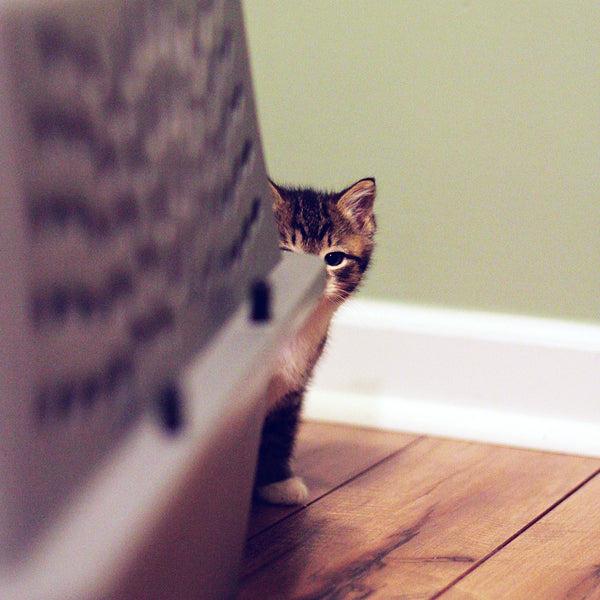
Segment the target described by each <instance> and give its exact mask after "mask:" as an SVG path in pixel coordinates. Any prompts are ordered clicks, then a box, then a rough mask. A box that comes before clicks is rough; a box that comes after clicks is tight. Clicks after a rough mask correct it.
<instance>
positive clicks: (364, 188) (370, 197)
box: [337, 177, 377, 234]
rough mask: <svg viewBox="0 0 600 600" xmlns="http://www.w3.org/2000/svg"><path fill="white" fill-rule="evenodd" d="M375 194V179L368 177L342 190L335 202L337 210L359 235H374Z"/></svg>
mask: <svg viewBox="0 0 600 600" xmlns="http://www.w3.org/2000/svg"><path fill="white" fill-rule="evenodd" d="M376 192H377V188H376V186H375V179H373V178H372V177H368V178H367V179H361V180H360V181H357V182H356V183H355V184H354V185H352V186H350V187H349V188H348V189H346V190H344V191H343V192H342V193H341V195H340V199H339V200H338V201H337V207H338V208H339V210H340V211H341V212H342V214H343V215H344V216H345V217H346V218H347V219H348V220H349V221H350V222H351V223H352V224H353V225H354V226H355V227H356V228H357V230H358V231H360V232H361V233H366V234H373V233H375V216H374V215H373V203H374V202H375V194H376Z"/></svg>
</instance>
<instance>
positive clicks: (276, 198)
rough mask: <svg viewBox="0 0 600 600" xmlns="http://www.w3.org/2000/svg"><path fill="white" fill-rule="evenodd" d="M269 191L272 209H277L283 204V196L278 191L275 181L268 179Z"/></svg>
mask: <svg viewBox="0 0 600 600" xmlns="http://www.w3.org/2000/svg"><path fill="white" fill-rule="evenodd" d="M269 191H270V192H271V204H272V205H273V209H277V207H280V206H282V205H283V204H284V200H283V196H282V195H281V192H280V191H279V188H278V187H277V185H276V184H275V183H273V182H272V181H271V179H269Z"/></svg>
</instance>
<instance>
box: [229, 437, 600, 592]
mask: <svg viewBox="0 0 600 600" xmlns="http://www.w3.org/2000/svg"><path fill="white" fill-rule="evenodd" d="M599 466H600V461H598V460H593V459H584V458H573V457H568V456H561V455H553V454H547V453H539V452H531V451H524V450H514V449H508V448H501V447H496V446H488V445H481V444H470V443H464V442H454V441H448V440H440V439H431V438H423V439H420V440H417V441H415V442H414V443H412V444H410V445H409V446H407V447H405V448H404V449H403V450H402V451H401V452H399V453H397V454H394V455H393V456H391V457H390V458H389V459H387V460H385V461H383V462H381V463H380V464H378V465H377V466H376V467H374V468H372V469H370V470H368V471H366V472H365V473H364V474H362V475H360V476H359V477H356V478H354V479H352V480H351V481H349V482H348V483H347V484H346V485H344V486H342V487H340V488H338V489H336V490H335V491H333V492H332V493H330V494H329V495H327V496H325V497H324V498H322V499H320V500H319V501H318V502H315V503H314V504H312V505H311V506H309V507H307V508H306V509H305V510H303V511H301V512H298V513H296V514H294V515H293V516H291V517H289V518H288V519H286V520H284V521H282V522H280V523H278V524H277V525H276V526H275V527H272V528H270V529H268V530H266V531H264V532H263V533H261V534H260V535H256V536H255V537H254V538H252V539H251V540H250V541H249V543H248V547H247V551H246V558H245V564H244V570H243V576H242V580H241V588H240V592H239V596H238V600H243V599H251V598H252V599H254V598H270V599H271V598H273V599H276V598H286V599H287V598H303V599H309V598H314V599H316V598H332V599H333V598H363V597H367V596H368V597H369V598H370V599H372V598H405V599H409V598H410V599H411V600H416V599H420V598H423V599H425V598H431V596H433V595H434V594H435V593H436V592H438V591H440V590H442V589H443V588H444V587H445V586H447V585H448V584H449V583H451V582H452V581H454V580H455V579H456V578H457V577H458V576H460V575H461V574H463V573H465V571H466V570H467V569H469V567H471V566H472V565H473V564H474V563H476V562H477V561H479V560H481V559H482V558H484V557H485V556H487V555H488V554H489V553H490V552H491V551H493V549H494V548H497V547H499V546H500V545H501V544H502V543H503V542H504V541H505V540H507V539H508V538H510V536H511V535H513V534H514V533H515V532H517V531H519V530H520V529H521V528H523V527H524V526H525V525H526V524H527V523H530V522H531V521H532V520H533V519H535V518H536V517H537V516H538V515H539V514H541V513H542V512H543V511H544V510H545V509H546V508H547V507H548V506H551V505H552V504H553V503H554V502H556V501H557V500H558V499H560V498H561V497H563V496H564V495H565V494H566V493H568V491H569V490H571V489H573V487H575V486H577V485H578V484H579V483H580V482H581V481H583V480H584V479H585V478H586V477H587V476H589V474H590V473H592V472H593V471H594V470H595V469H596V468H598V467H599ZM523 597H524V598H525V597H527V596H523ZM546 600H549V598H547V599H546Z"/></svg>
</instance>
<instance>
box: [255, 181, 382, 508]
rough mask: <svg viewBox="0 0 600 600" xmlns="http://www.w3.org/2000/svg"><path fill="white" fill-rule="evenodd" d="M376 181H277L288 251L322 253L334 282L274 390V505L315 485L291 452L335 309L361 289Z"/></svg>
mask: <svg viewBox="0 0 600 600" xmlns="http://www.w3.org/2000/svg"><path fill="white" fill-rule="evenodd" d="M375 193H376V188H375V180H374V179H370V178H369V179H362V180H360V181H358V182H357V183H355V184H354V185H352V186H350V187H349V188H347V189H345V190H343V191H342V192H338V193H326V192H319V191H316V190H313V189H310V188H287V187H283V186H279V185H275V184H274V183H272V184H271V194H272V197H273V210H274V213H275V219H276V221H277V226H278V228H279V238H280V246H281V249H282V250H286V251H291V252H301V253H307V254H316V255H318V256H320V257H321V258H323V260H324V261H325V265H326V270H327V283H326V286H325V290H324V292H323V295H322V296H321V298H320V299H319V301H318V303H317V306H316V307H315V308H314V309H313V311H312V313H311V314H310V315H309V317H308V318H307V320H306V321H305V323H304V325H303V326H302V327H301V328H300V331H299V332H298V333H297V334H296V336H295V337H294V338H293V339H292V341H291V342H290V343H289V344H288V345H287V347H285V348H284V350H283V352H282V354H281V356H280V358H279V362H278V365H277V367H276V369H275V372H274V374H273V377H272V379H271V381H270V383H269V386H268V389H267V409H268V413H267V417H266V420H265V423H264V426H263V432H262V440H261V446H260V453H259V463H258V470H257V476H256V489H257V495H258V496H259V497H260V498H262V499H263V500H266V501H267V502H271V503H275V504H296V503H303V502H305V501H306V499H307V497H308V490H307V488H306V486H305V485H304V483H303V482H302V480H301V479H299V478H298V477H293V475H292V471H291V467H290V459H291V456H292V452H293V448H294V441H295V436H296V431H297V427H298V420H299V415H300V410H301V406H302V400H303V396H304V392H305V389H306V386H307V384H308V382H309V379H310V377H311V375H312V371H313V369H314V366H315V364H316V363H317V361H318V360H319V358H320V356H321V353H322V352H323V348H324V346H325V342H326V340H327V332H328V329H329V323H330V321H331V318H332V316H333V314H334V312H335V311H336V309H337V308H338V307H339V306H340V305H341V303H342V302H343V301H344V300H345V299H346V298H348V297H349V296H350V295H351V294H352V293H353V292H354V291H355V290H356V288H357V287H358V285H359V284H360V283H361V281H362V279H363V275H364V273H365V271H366V269H367V267H368V266H369V262H370V259H371V254H372V252H373V248H374V235H375V229H376V225H375V217H374V215H373V202H374V200H375Z"/></svg>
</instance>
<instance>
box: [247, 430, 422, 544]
mask: <svg viewBox="0 0 600 600" xmlns="http://www.w3.org/2000/svg"><path fill="white" fill-rule="evenodd" d="M415 439H417V436H414V435H407V434H399V433H391V432H386V431H379V430H376V429H362V428H358V427H345V426H340V425H332V424H328V423H314V422H305V423H302V425H301V427H300V431H299V435H298V445H297V449H296V460H295V470H296V472H297V474H298V475H301V476H302V477H304V480H305V481H306V484H307V485H308V489H309V492H310V496H309V501H308V502H309V503H311V502H314V501H315V500H316V499H317V498H320V497H321V496H323V495H324V494H326V493H328V492H330V491H331V490H332V489H334V488H336V487H337V486H339V485H341V484H343V483H345V482H347V481H348V480H350V479H352V478H353V477H355V476H356V475H358V474H359V473H362V472H363V471H364V470H365V469H368V468H370V467H372V466H373V465H374V464H376V463H378V462H379V461H381V460H383V459H384V458H386V457H388V456H390V455H391V454H393V453H394V452H397V451H398V450H400V449H402V448H404V447H405V446H406V445H407V444H410V443H411V442H412V441H414V440H415ZM300 509H301V507H297V506H291V507H290V506H285V507H281V506H279V507H276V506H269V505H267V504H263V503H260V502H256V503H254V504H253V506H252V510H251V513H250V520H249V523H248V537H252V536H254V535H256V534H257V533H259V532H260V531H263V530H264V529H266V528H268V527H270V526H272V525H273V524H274V523H277V522H278V521H280V520H281V519H284V518H286V517H288V516H289V515H291V514H293V513H295V512H298V510H300Z"/></svg>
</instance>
